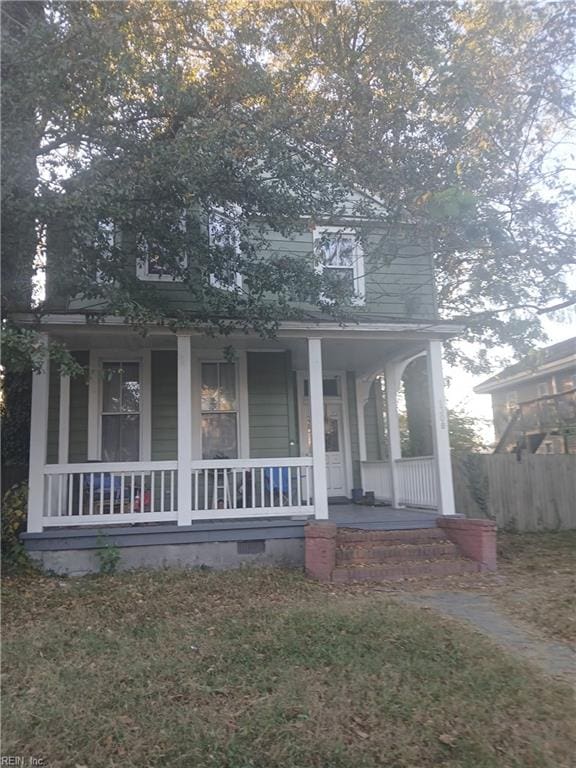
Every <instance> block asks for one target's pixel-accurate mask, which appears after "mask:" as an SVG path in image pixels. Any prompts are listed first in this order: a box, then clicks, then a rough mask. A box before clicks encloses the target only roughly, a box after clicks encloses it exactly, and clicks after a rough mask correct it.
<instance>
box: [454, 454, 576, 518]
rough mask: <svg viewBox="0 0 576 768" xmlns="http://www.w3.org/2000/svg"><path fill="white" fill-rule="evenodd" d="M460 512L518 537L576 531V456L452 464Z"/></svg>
mask: <svg viewBox="0 0 576 768" xmlns="http://www.w3.org/2000/svg"><path fill="white" fill-rule="evenodd" d="M452 467H453V472H454V494H455V497H456V511H457V512H458V513H460V514H463V515H466V517H487V518H490V519H491V520H495V521H496V523H497V524H498V527H499V528H503V529H509V530H517V531H555V530H562V529H569V528H574V529H576V455H563V456H557V455H556V456H545V455H527V456H522V460H521V461H518V460H517V458H516V456H515V455H507V454H483V453H466V454H455V455H454V456H453V458H452Z"/></svg>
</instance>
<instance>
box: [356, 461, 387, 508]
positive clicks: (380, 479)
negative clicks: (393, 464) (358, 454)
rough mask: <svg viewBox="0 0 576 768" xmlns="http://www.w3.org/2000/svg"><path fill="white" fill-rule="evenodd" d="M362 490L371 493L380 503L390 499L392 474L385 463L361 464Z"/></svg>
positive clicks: (366, 462)
mask: <svg viewBox="0 0 576 768" xmlns="http://www.w3.org/2000/svg"><path fill="white" fill-rule="evenodd" d="M361 467H362V488H364V490H366V491H373V492H374V495H375V497H376V498H377V499H379V500H380V501H391V499H392V473H391V471H390V464H389V463H388V462H386V461H363V462H362V465H361Z"/></svg>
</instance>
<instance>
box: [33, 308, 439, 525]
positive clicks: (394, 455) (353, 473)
mask: <svg viewBox="0 0 576 768" xmlns="http://www.w3.org/2000/svg"><path fill="white" fill-rule="evenodd" d="M45 326H46V327H45V329H44V330H45V333H46V335H45V340H46V343H48V340H49V338H53V339H55V340H58V341H60V342H62V343H64V344H66V345H67V346H68V348H69V349H71V350H74V351H75V352H76V353H77V354H78V355H79V356H83V357H82V359H83V360H84V359H85V360H86V361H87V363H88V368H89V376H88V377H87V381H86V383H85V385H83V386H84V387H85V388H84V389H82V387H81V386H80V384H78V383H75V382H74V380H71V379H70V378H69V377H67V376H59V375H58V374H57V373H55V371H54V369H52V370H50V369H49V368H48V367H45V368H44V370H42V371H41V372H39V373H37V374H35V375H34V382H33V401H32V430H31V450H30V497H29V498H30V500H29V514H28V531H29V533H31V534H38V533H42V532H43V531H48V530H49V529H51V530H52V529H63V528H68V529H70V528H72V529H74V528H85V527H97V528H98V529H101V528H102V527H103V526H119V525H124V526H126V525H128V526H138V528H140V526H141V525H142V524H151V525H152V527H153V528H157V526H158V525H159V524H167V525H169V526H171V527H172V526H174V527H177V528H180V529H185V528H189V527H190V526H193V527H194V526H196V525H201V524H203V523H206V524H212V523H215V524H220V523H221V524H225V525H226V524H227V523H226V522H225V521H230V522H231V521H237V522H238V523H244V522H247V521H250V520H253V521H255V522H256V521H261V524H262V525H266V524H267V522H269V521H270V522H271V521H273V520H286V521H288V520H292V521H293V522H294V523H296V522H297V521H299V522H301V523H302V522H304V521H306V520H310V519H316V520H328V519H333V520H335V521H336V522H337V523H338V524H339V525H344V526H348V525H356V524H358V525H363V526H365V527H370V526H371V525H378V524H386V525H389V526H398V527H400V528H401V527H404V525H405V524H407V523H410V522H414V523H415V522H418V524H422V525H421V527H422V526H423V525H424V524H425V523H426V521H428V522H430V521H432V520H434V519H435V518H436V517H437V516H438V515H452V514H453V513H454V502H453V493H452V477H451V467H450V455H449V443H448V425H447V417H446V407H445V402H444V391H443V379H442V364H441V344H442V338H443V337H445V336H446V335H449V334H450V333H451V332H452V329H451V328H446V327H442V326H435V327H431V326H430V325H427V326H419V325H418V324H387V325H383V324H378V325H376V324H370V325H366V324H364V325H362V326H359V327H351V328H341V327H338V326H333V325H329V324H326V325H320V324H315V325H313V326H312V325H311V326H304V325H303V324H294V325H293V327H287V326H286V327H283V328H282V329H281V330H280V331H279V333H278V337H277V338H276V339H274V340H273V341H263V340H261V339H258V338H256V337H248V336H238V337H232V338H230V339H229V340H228V341H227V342H226V343H229V344H231V346H232V347H233V348H234V355H235V357H234V360H235V362H234V363H233V365H234V369H233V377H234V378H233V381H234V384H233V385H230V387H231V391H232V390H233V394H232V395H230V399H231V402H232V405H230V404H229V403H228V404H227V405H226V409H227V410H225V409H219V408H213V409H211V410H209V406H208V405H206V404H205V402H204V401H205V397H204V394H203V393H205V390H206V387H207V384H206V382H205V380H204V377H205V372H206V371H208V369H209V368H210V366H212V368H210V371H212V372H213V366H214V365H216V364H220V365H232V363H217V362H216V361H224V360H228V359H229V358H228V357H227V356H226V352H225V348H224V347H225V343H224V342H220V341H215V340H207V339H206V338H205V337H204V336H202V335H201V334H199V333H194V332H192V331H181V332H178V333H177V334H174V333H170V332H167V331H166V330H165V329H153V330H151V331H150V333H149V334H148V336H147V337H145V338H141V337H137V336H135V335H134V334H131V333H129V332H127V330H126V326H125V325H123V324H121V323H120V322H119V321H117V320H115V319H109V320H108V321H102V322H101V323H100V324H98V326H96V327H94V326H93V325H92V326H90V324H88V323H86V322H85V318H84V321H82V320H81V319H78V320H77V322H76V323H75V324H73V323H71V320H70V317H69V316H64V317H62V318H57V317H52V318H50V317H48V318H46V320H45ZM422 356H425V357H426V359H427V366H428V375H427V380H428V396H429V402H430V414H431V419H430V421H431V424H430V427H431V432H432V437H433V454H432V455H427V456H421V457H416V458H406V457H403V456H402V449H401V439H400V424H399V413H398V392H399V388H400V382H401V377H402V372H403V370H404V368H405V367H406V365H408V364H409V363H410V362H411V361H413V360H414V359H415V358H419V357H422ZM126 360H128V361H130V364H131V366H132V367H134V366H136V365H137V371H138V373H137V375H136V374H133V379H134V381H133V382H132V389H133V390H135V389H136V388H137V394H138V397H137V398H136V399H137V405H136V406H134V405H132V406H130V407H132V408H133V409H134V410H133V412H130V415H132V416H134V417H135V418H134V419H133V421H136V422H137V425H138V427H137V428H138V441H139V442H138V458H137V460H129V461H126V460H124V461H109V460H107V459H106V455H105V450H104V449H105V445H104V439H103V432H104V427H103V424H105V420H106V419H108V422H110V421H111V420H113V419H114V418H118V417H117V416H116V413H115V412H114V410H113V408H112V406H105V405H103V402H104V403H105V402H106V398H107V395H106V393H105V386H107V385H104V384H103V383H102V382H103V381H104V379H103V378H102V366H103V365H104V366H105V365H112V364H116V365H118V366H119V365H124V367H125V368H127V367H128V365H127V364H126V362H125V361H126ZM114 361H118V362H116V363H114ZM172 369H173V386H172V387H171V385H170V382H169V381H168V379H169V378H170V374H169V371H171V370H172ZM134 370H136V368H134ZM227 370H228V371H229V370H231V369H227ZM210 371H208V372H209V373H210ZM134 382H135V383H134ZM167 382H168V383H167ZM84 402H85V405H84ZM78 403H82V404H83V405H82V408H80V407H79V405H78ZM368 406H370V407H368ZM106 408H112V410H111V411H110V412H109V411H107V410H106ZM220 413H225V414H226V419H227V420H228V421H229V422H233V424H234V437H233V440H232V443H233V449H232V450H230V449H229V448H228V450H227V452H224V451H222V452H221V453H218V452H217V451H216V452H215V451H214V446H213V445H211V444H210V443H209V441H207V439H205V435H206V429H207V426H206V425H207V424H208V425H209V424H210V419H214V418H215V416H216V415H217V414H220ZM231 414H232V416H231ZM136 417H137V419H136ZM374 420H376V421H377V422H379V421H385V429H382V425H381V424H375V423H373V422H374ZM172 421H173V422H174V424H173V428H171V429H169V426H170V424H171V423H172ZM378 430H379V431H378ZM375 432H378V434H379V435H380V437H379V440H380V443H381V445H380V446H379V449H378V451H376V450H375V449H373V448H372V447H371V444H372V443H373V442H374V439H375V438H374V434H375ZM84 433H85V435H84ZM232 443H231V442H230V440H228V443H227V445H228V446H229V445H230V444H232ZM207 446H209V447H210V448H211V455H210V457H207V456H206V453H207V450H208V449H207ZM232 452H234V453H235V455H234V457H231V456H230V453H232ZM352 498H354V500H355V501H357V502H362V501H368V502H369V503H370V504H373V503H374V504H375V506H367V505H365V504H362V503H359V504H358V503H355V504H352ZM336 501H339V502H340V503H338V504H336V503H335V502H336ZM342 502H345V503H342ZM431 524H433V523H431ZM111 530H112V529H111ZM54 533H55V534H56V533H57V530H54Z"/></svg>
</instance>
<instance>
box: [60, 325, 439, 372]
mask: <svg viewBox="0 0 576 768" xmlns="http://www.w3.org/2000/svg"><path fill="white" fill-rule="evenodd" d="M50 335H51V338H53V339H54V340H57V341H60V342H62V343H63V344H65V345H66V346H67V347H68V348H69V349H72V350H74V349H78V350H80V349H83V350H84V349H96V350H115V351H118V350H125V351H130V352H137V351H138V350H141V349H173V350H176V339H177V337H176V335H175V334H174V333H171V332H167V331H166V330H164V331H163V332H157V331H156V332H152V333H150V334H148V335H147V336H140V335H138V334H136V333H134V332H133V331H128V330H126V329H125V328H118V329H114V330H112V329H105V328H98V329H87V328H82V329H79V328H75V329H72V330H71V329H58V330H57V331H56V332H52V333H51V334H50ZM192 344H193V347H196V348H197V349H199V350H211V351H214V350H218V349H221V350H222V351H224V349H225V348H226V347H229V346H232V347H233V348H234V349H237V350H238V351H246V350H249V351H254V352H257V351H262V352H263V351H268V352H270V351H274V352H281V351H284V350H288V351H290V353H291V355H292V366H293V368H294V369H296V370H306V369H307V368H308V345H307V339H306V338H302V337H299V338H295V337H291V336H288V335H285V333H283V334H282V337H281V338H278V339H262V338H260V337H258V336H254V335H243V336H229V337H225V338H209V337H207V336H200V335H198V336H196V337H193V342H192ZM425 345H426V340H425V339H422V340H417V339H414V337H412V338H406V339H403V338H401V336H400V337H397V338H374V337H370V336H369V337H366V336H365V335H360V336H354V334H353V332H351V331H349V330H345V329H343V330H342V334H341V335H331V336H330V337H328V338H323V339H322V362H323V367H324V369H325V370H327V371H338V370H352V371H357V372H359V373H368V372H373V371H374V370H376V369H378V367H379V366H380V365H382V366H383V365H384V363H385V362H386V361H388V360H392V359H395V358H400V359H402V358H407V357H411V356H412V355H415V354H418V353H419V352H421V351H423V350H424V349H425Z"/></svg>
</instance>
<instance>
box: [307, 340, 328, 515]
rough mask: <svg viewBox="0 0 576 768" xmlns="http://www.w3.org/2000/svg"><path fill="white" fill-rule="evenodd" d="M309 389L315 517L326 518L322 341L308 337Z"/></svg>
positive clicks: (326, 493) (326, 489)
mask: <svg viewBox="0 0 576 768" xmlns="http://www.w3.org/2000/svg"><path fill="white" fill-rule="evenodd" d="M308 367H309V374H308V377H309V389H310V424H311V427H312V456H313V466H312V475H313V477H314V510H315V517H316V518H317V519H320V520H327V519H328V484H327V481H326V445H325V442H324V441H325V429H324V391H323V376H322V341H321V339H308Z"/></svg>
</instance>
